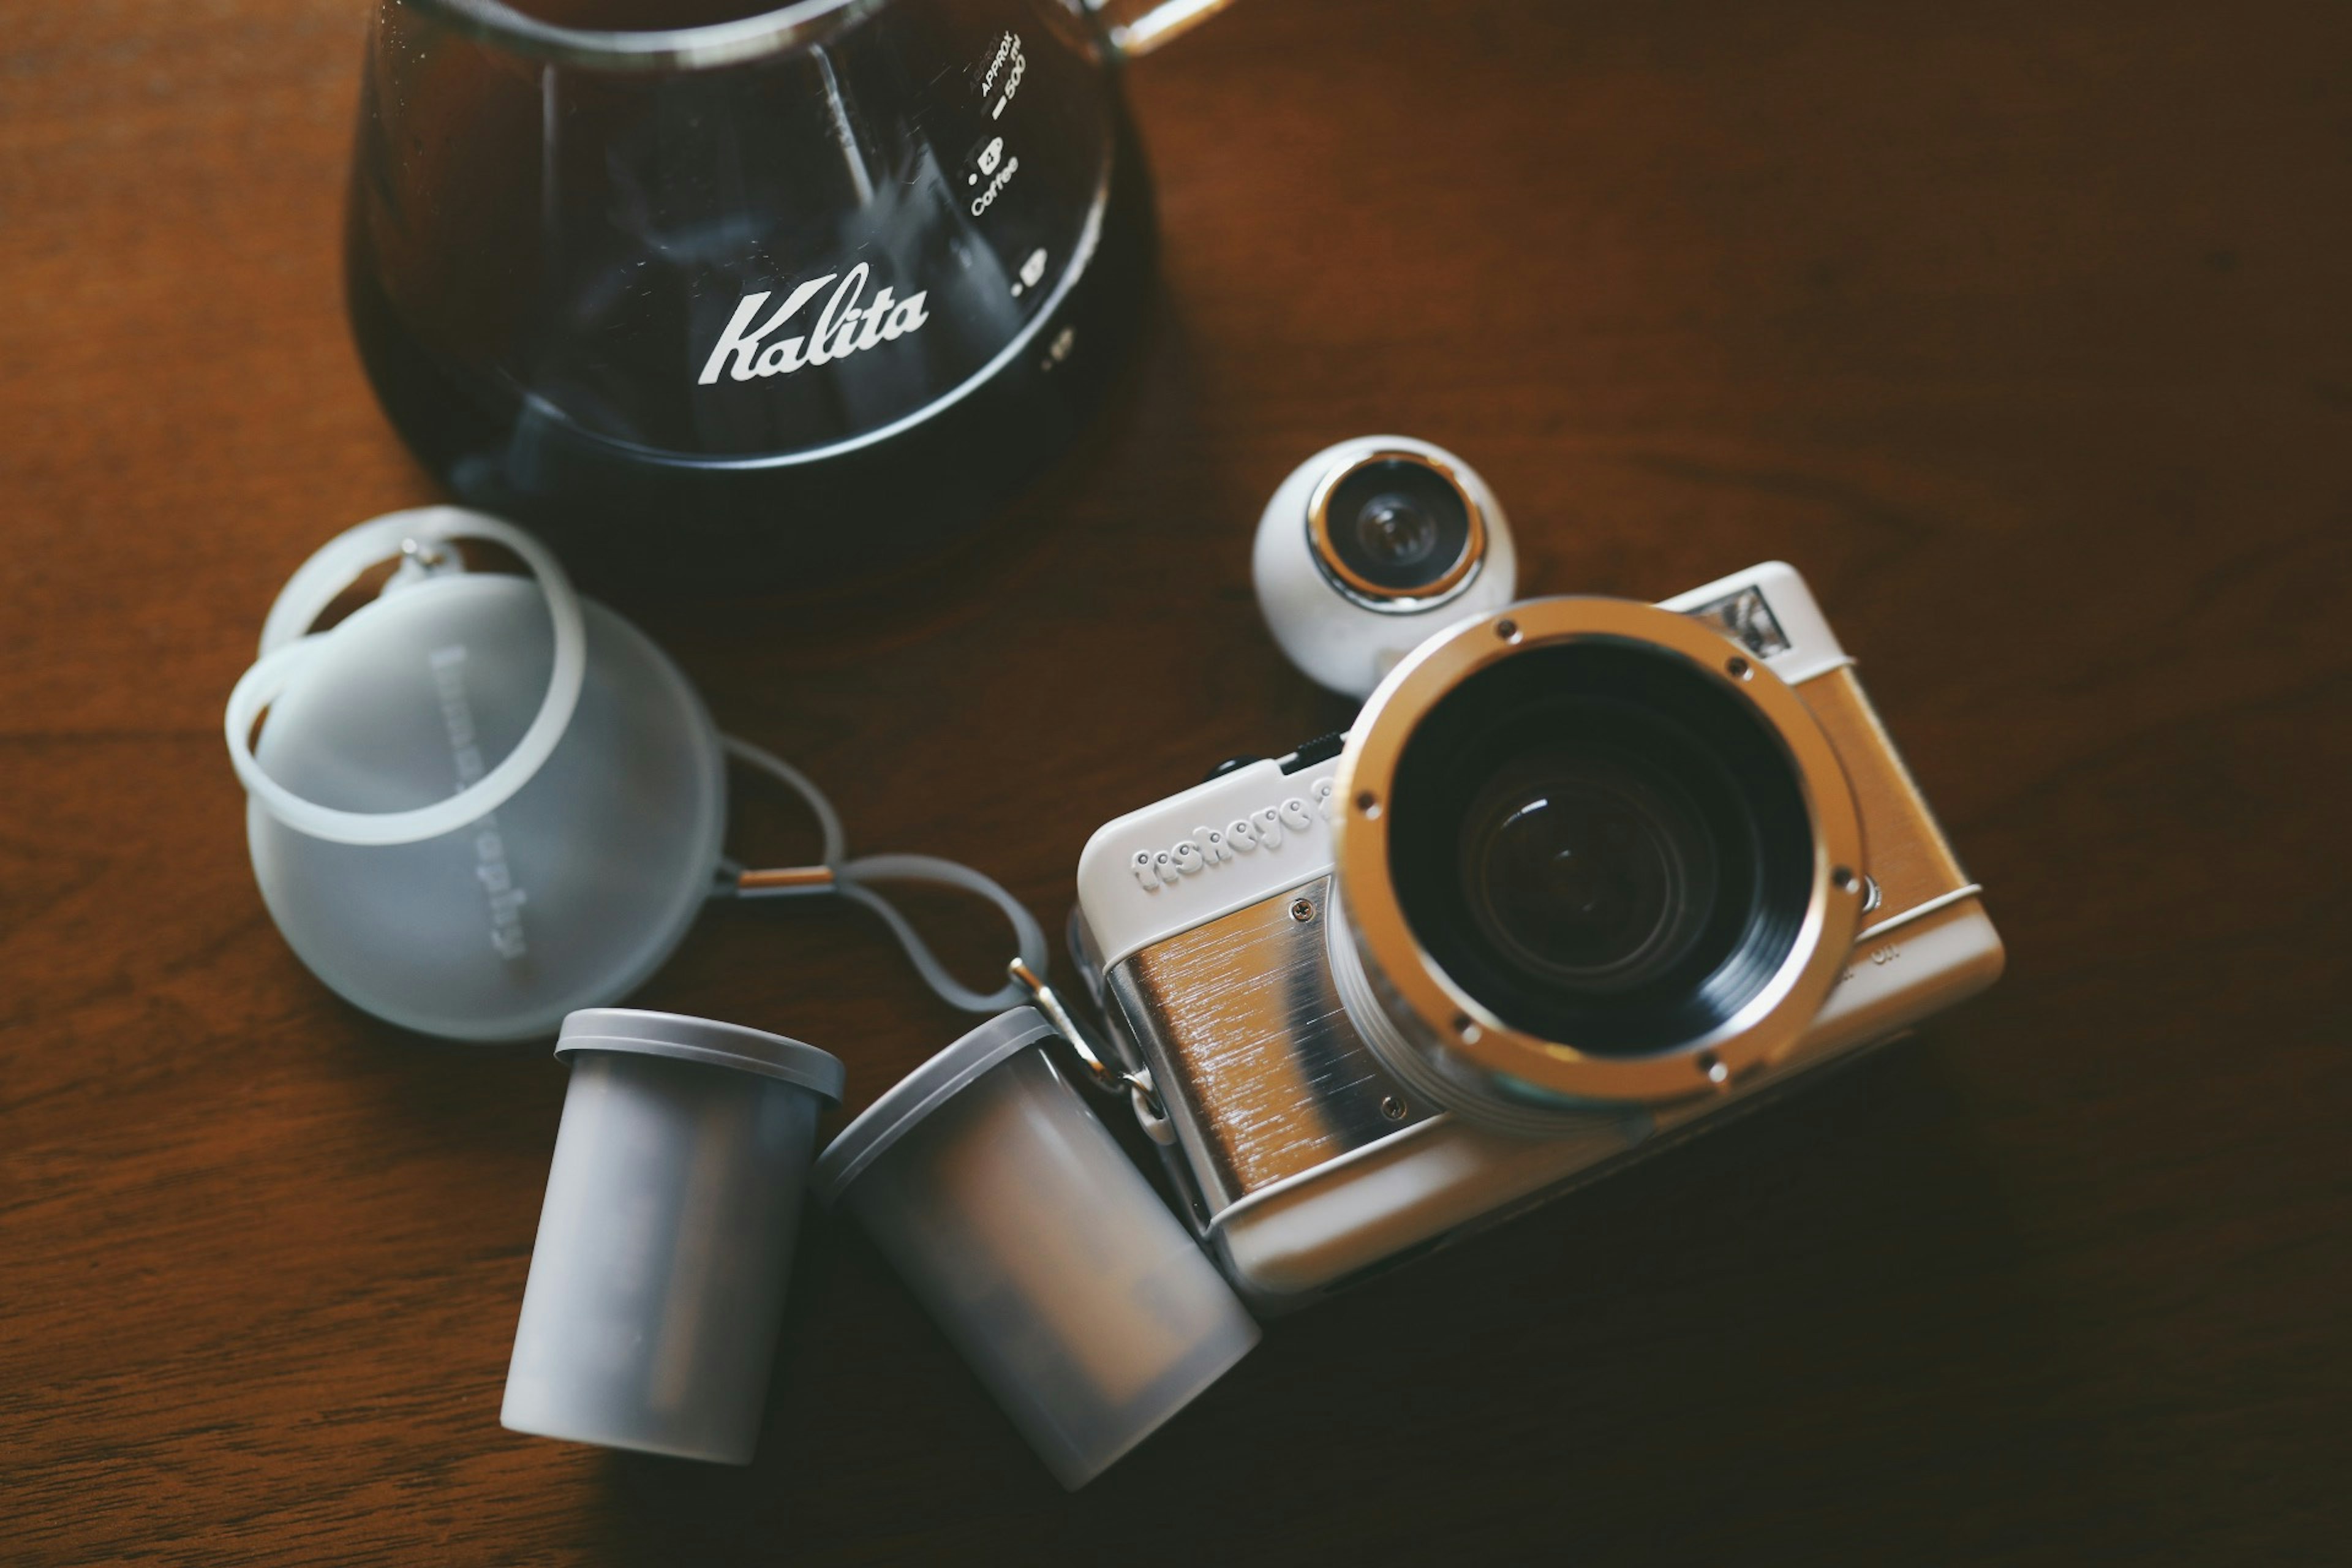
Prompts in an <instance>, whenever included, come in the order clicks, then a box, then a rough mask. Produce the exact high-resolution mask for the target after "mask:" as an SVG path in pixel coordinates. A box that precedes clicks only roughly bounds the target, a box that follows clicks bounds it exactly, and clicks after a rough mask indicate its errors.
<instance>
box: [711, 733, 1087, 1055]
mask: <svg viewBox="0 0 2352 1568" xmlns="http://www.w3.org/2000/svg"><path fill="white" fill-rule="evenodd" d="M724 740H725V743H726V747H727V752H728V755H730V756H731V757H733V758H734V759H735V760H736V761H738V762H740V763H743V764H744V765H745V766H746V767H751V768H756V769H758V770H759V771H760V772H761V773H766V774H768V775H769V776H770V777H771V778H773V779H776V780H777V781H779V782H780V783H782V784H784V785H786V786H787V787H788V788H790V789H791V790H792V792H793V794H794V795H799V796H800V797H801V799H802V800H803V801H805V802H807V803H808V808H809V811H810V813H811V814H812V815H814V816H815V817H816V821H817V827H818V830H819V831H820V832H821V833H822V834H823V836H824V861H823V863H822V864H820V865H815V866H792V867H784V868H777V869H773V870H750V869H746V868H743V867H742V866H740V865H738V864H737V863H736V862H734V861H732V860H722V861H720V862H719V885H718V886H717V887H716V888H714V889H712V890H711V896H712V897H713V898H721V899H725V898H734V899H788V898H806V897H810V896H813V895H815V894H820V893H831V894H835V895H837V896H839V897H841V898H844V899H846V900H849V901H850V902H851V903H853V904H856V905H858V906H860V907H861V908H864V909H868V910H873V911H874V913H876V914H877V915H879V916H881V917H882V922H883V923H884V924H885V925H887V926H888V927H889V928H890V934H891V935H893V936H895V937H897V938H898V945H899V946H900V947H903V948H905V949H906V950H907V957H908V960H910V961H911V962H912V963H914V965H915V972H916V973H919V974H920V975H921V976H922V977H923V983H924V984H927V985H929V987H930V988H931V989H932V990H933V991H936V992H937V993H939V994H940V997H941V999H943V1000H944V1001H945V1002H946V1003H947V1004H948V1005H950V1006H951V1007H961V1008H962V1009H963V1010H964V1011H965V1012H967V1013H996V1012H1002V1011H1003V1009H1005V1008H1007V1007H1013V1006H1018V1005H1021V1004H1022V1003H1024V1002H1027V1001H1029V1000H1030V999H1031V996H1032V993H1031V991H1030V990H1029V989H1028V988H1027V987H1026V986H1024V984H1022V983H1021V982H1020V981H1019V980H1018V979H1014V980H1011V981H1008V982H1007V983H1006V984H1004V985H1003V987H1001V988H1000V989H998V990H995V991H991V992H980V991H974V990H972V989H971V987H969V986H967V985H964V984H961V982H960V981H958V980H957V979H956V977H955V976H954V975H952V974H950V973H948V971H947V966H946V965H945V964H943V963H940V960H939V955H938V954H936V953H934V952H932V951H931V950H930V947H929V944H928V943H926V942H924V941H923V939H922V936H921V934H920V933H919V932H918V931H916V930H915V928H914V926H913V925H911V924H910V923H908V920H907V917H906V916H904V915H902V914H900V913H899V912H898V907H897V906H896V905H894V904H892V903H891V902H890V901H889V900H887V899H885V898H884V897H883V896H882V895H881V894H880V893H877V892H876V891H875V890H874V889H873V888H872V887H871V886H870V885H869V884H872V883H876V882H929V883H932V884H935V885H937V886H940V887H943V888H961V889H963V890H964V891H965V892H968V893H978V894H979V895H980V896H981V897H982V898H983V899H986V900H988V901H989V902H991V903H992V904H994V905H995V906H996V907H997V908H998V909H1000V910H1003V911H1004V918H1005V919H1006V920H1008V921H1012V922H1013V941H1014V942H1015V944H1016V945H1017V946H1018V947H1019V949H1020V952H1021V957H1020V959H1019V960H1018V961H1017V963H1018V964H1019V965H1020V966H1021V967H1023V968H1025V969H1027V970H1028V971H1030V972H1031V973H1041V974H1042V973H1044V972H1045V931H1044V930H1043V929H1042V928H1041V927H1040V926H1039V925H1038V924H1037V921H1036V918H1035V917H1034V916H1033V915H1032V914H1030V912H1029V911H1028V910H1025V909H1024V908H1023V907H1022V906H1021V902H1020V900H1017V899H1015V898H1014V897H1013V895H1012V894H1011V893H1008V892H1006V891H1005V890H1004V889H1003V886H1002V885H1000V884H999V883H998V882H996V881H995V880H994V879H992V878H990V877H986V876H983V875H982V874H981V873H980V872H978V871H975V870H973V869H972V868H971V867H969V866H965V865H961V864H959V863H958V862H956V861H953V860H942V859H940V858H939V857H938V856H936V855H862V856H859V857H858V858H856V859H854V860H853V859H851V858H849V839H848V836H847V835H846V834H845V833H844V832H843V831H842V826H841V814H840V813H838V812H836V811H835V810H834V808H833V803H832V802H831V801H829V800H827V799H826V798H825V796H824V791H823V790H821V789H819V788H817V787H816V785H815V784H814V782H812V781H811V780H810V778H809V776H808V775H807V774H806V773H802V772H801V771H800V770H799V769H798V768H796V767H793V765H792V764H791V763H787V762H785V761H784V760H783V759H782V758H781V757H778V756H775V755H773V754H772V753H771V752H765V751H762V750H761V748H759V747H758V746H754V745H752V744H751V742H748V741H739V740H736V739H735V738H734V737H733V736H731V735H730V736H727V737H724Z"/></svg>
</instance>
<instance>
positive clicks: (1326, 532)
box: [1307, 447, 1486, 612]
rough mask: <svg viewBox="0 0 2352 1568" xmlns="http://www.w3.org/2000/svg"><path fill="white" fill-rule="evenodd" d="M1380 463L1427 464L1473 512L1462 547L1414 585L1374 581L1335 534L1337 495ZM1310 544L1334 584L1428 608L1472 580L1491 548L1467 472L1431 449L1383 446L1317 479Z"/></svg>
mask: <svg viewBox="0 0 2352 1568" xmlns="http://www.w3.org/2000/svg"><path fill="white" fill-rule="evenodd" d="M1379 463H1411V464H1412V465H1413V466H1414V467H1415V468H1427V469H1428V470H1429V471H1430V472H1432V473H1433V474H1435V475H1436V476H1437V477H1438V478H1440V479H1444V481H1445V482H1446V484H1447V485H1449V486H1451V487H1452V489H1453V490H1454V494H1455V495H1456V496H1457V497H1459V498H1460V499H1461V501H1462V510H1464V511H1465V513H1467V514H1468V516H1469V520H1470V527H1469V531H1468V532H1466V533H1465V534H1464V535H1463V538H1462V549H1461V552H1459V553H1458V554H1456V555H1455V556H1454V560H1453V561H1452V562H1451V563H1449V564H1448V565H1447V566H1446V568H1445V570H1444V572H1443V573H1442V574H1439V575H1438V576H1436V577H1435V578H1433V579H1432V580H1431V581H1429V582H1427V583H1422V584H1415V585H1414V586H1412V587H1411V588H1389V587H1383V586H1382V585H1381V584H1378V583H1375V582H1373V581H1372V580H1371V579H1370V578H1369V577H1367V576H1365V575H1364V574H1362V573H1360V572H1358V571H1357V570H1356V569H1355V568H1353V567H1351V566H1349V564H1348V563H1347V562H1346V561H1345V560H1343V559H1342V558H1341V557H1340V554H1339V547H1338V545H1337V544H1336V543H1335V542H1333V540H1332V537H1331V498H1332V496H1333V495H1335V494H1337V493H1338V491H1339V487H1340V486H1341V485H1343V484H1345V483H1346V482H1347V481H1348V480H1349V479H1351V478H1353V477H1354V476H1355V475H1357V474H1360V473H1361V472H1363V471H1364V470H1365V469H1366V468H1371V467H1373V466H1374V465H1375V464H1379ZM1307 550H1308V552H1309V553H1310V554H1312V555H1313V556H1314V557H1315V564H1316V567H1317V568H1318V570H1319V571H1321V572H1322V574H1323V575H1324V576H1325V577H1327V578H1328V579H1329V580H1330V583H1331V584H1332V586H1334V587H1336V588H1338V589H1339V591H1340V592H1341V593H1342V594H1345V595H1348V597H1349V598H1351V599H1353V600H1355V601H1356V602H1357V603H1358V604H1360V605H1364V606H1365V607H1366V608H1367V609H1373V610H1387V611H1398V612H1404V611H1414V610H1425V609H1428V608H1429V607H1431V606H1432V605H1440V604H1443V603H1444V602H1445V601H1446V600H1448V599H1450V598H1452V597H1454V595H1456V594H1459V593H1461V592H1462V591H1463V590H1464V589H1465V588H1467V587H1468V586H1469V585H1470V579H1471V577H1472V575H1473V574H1475V573H1476V572H1477V570H1478V563H1479V562H1481V561H1482V560H1484V559H1485V558H1486V510H1485V509H1484V508H1482V507H1481V506H1480V505H1479V504H1478V498H1477V497H1476V496H1475V495H1474V494H1472V493H1471V490H1470V487H1469V486H1468V485H1466V484H1464V483H1463V482H1462V476H1461V474H1460V473H1459V472H1457V471H1456V470H1455V468H1454V465H1453V464H1451V463H1449V462H1447V461H1445V460H1444V458H1433V457H1431V456H1430V455H1429V454H1428V453H1426V452H1414V451H1409V450H1407V449H1405V448H1404V447H1381V448H1380V449H1378V450H1377V451H1371V452H1367V453H1365V454H1364V455H1363V456H1362V457H1360V458H1356V459H1355V460H1354V461H1352V462H1349V463H1343V464H1341V465H1340V466H1339V467H1338V468H1334V469H1332V470H1331V471H1330V472H1329V473H1328V474H1326V475H1324V476H1323V478H1322V479H1319V480H1318V481H1317V482H1316V485H1315V491H1314V494H1313V495H1312V496H1310V497H1309V498H1308V499H1307Z"/></svg>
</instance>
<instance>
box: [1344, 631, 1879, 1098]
mask: <svg viewBox="0 0 2352 1568" xmlns="http://www.w3.org/2000/svg"><path fill="white" fill-rule="evenodd" d="M1338 798H1339V800H1340V801H1341V802H1342V803H1343V804H1344V805H1345V806H1346V808H1347V809H1346V811H1345V813H1344V816H1343V817H1342V820H1341V822H1340V831H1339V845H1338V849H1339V882H1340V892H1341V900H1340V901H1341V907H1342V910H1343V914H1344V918H1345V922H1346V930H1345V932H1344V933H1343V934H1341V935H1335V937H1334V939H1333V940H1334V942H1335V944H1339V943H1342V942H1344V943H1345V944H1346V946H1347V947H1348V949H1349V951H1347V952H1338V951H1335V952H1334V968H1335V970H1336V971H1338V972H1339V974H1340V978H1341V982H1342V986H1341V989H1342V995H1343V997H1346V996H1348V995H1349V992H1350V990H1351V988H1352V989H1353V990H1354V991H1355V993H1356V995H1355V997H1354V999H1353V1000H1351V1001H1350V1013H1351V1015H1355V1014H1358V1013H1360V1012H1362V1011H1363V1010H1364V1009H1365V1006H1366V1005H1370V1006H1371V1007H1374V1008H1376V1009H1377V1011H1378V1012H1379V1013H1380V1014H1381V1017H1380V1018H1379V1019H1377V1020H1374V1021H1373V1022H1372V1024H1371V1026H1369V1027H1364V1024H1365V1022H1366V1021H1365V1020H1364V1019H1363V1018H1359V1020H1358V1021H1359V1024H1360V1027H1362V1032H1363V1033H1364V1034H1365V1036H1366V1038H1367V1040H1368V1043H1370V1045H1371V1046H1372V1047H1373V1050H1374V1052H1375V1054H1376V1055H1377V1056H1379V1057H1381V1059H1382V1061H1383V1065H1385V1066H1388V1067H1389V1068H1391V1071H1392V1072H1394V1073H1395V1075H1396V1076H1397V1077H1399V1078H1400V1079H1401V1080H1402V1081H1404V1082H1406V1083H1407V1084H1408V1085H1410V1086H1412V1087H1415V1088H1417V1089H1420V1090H1421V1091H1422V1092H1423V1093H1424V1094H1433V1095H1434V1096H1435V1097H1436V1098H1437V1099H1439V1100H1442V1101H1444V1102H1445V1103H1447V1104H1448V1105H1449V1106H1451V1107H1452V1108H1454V1109H1457V1110H1463V1111H1465V1113H1467V1114H1471V1115H1473V1116H1474V1117H1480V1118H1482V1119H1484V1120H1486V1121H1492V1122H1496V1123H1498V1124H1506V1125H1515V1126H1517V1127H1519V1128H1521V1129H1522V1130H1529V1131H1540V1130H1542V1128H1543V1126H1544V1124H1545V1123H1546V1122H1547V1121H1548V1120H1557V1119H1558V1118H1559V1117H1560V1116H1562V1115H1566V1114H1589V1107H1590V1106H1591V1103H1592V1102H1595V1101H1612V1100H1662V1099H1671V1098H1675V1097H1676V1096H1680V1095H1685V1094H1690V1093H1696V1092H1700V1091H1703V1090H1706V1089H1714V1088H1720V1087H1722V1085H1723V1084H1724V1083H1725V1082H1726V1081H1727V1080H1728V1079H1729V1077H1730V1076H1732V1075H1733V1074H1735V1073H1736V1072H1738V1071H1739V1070H1742V1069H1744V1068H1746V1067H1748V1066H1750V1065H1753V1064H1754V1063H1756V1062H1758V1061H1761V1060H1765V1059H1769V1058H1771V1057H1772V1056H1774V1055H1777V1054H1779V1053H1780V1052H1781V1051H1784V1050H1785V1049H1786V1048H1788V1047H1790V1045H1792V1044H1793V1043H1794V1042H1795V1040H1796V1039H1797V1037H1799V1036H1800V1035H1801V1032H1802V1030H1803V1028H1804V1026H1805V1025H1806V1023H1807V1022H1808V1021H1809V1020H1810V1019H1811V1016H1812V1014H1813V1012H1814V1011H1816V1010H1817V1009H1818V1007H1819V1005H1820V1003H1821V1001H1822V997H1823V996H1825V995H1826V994H1827V992H1828V989H1829V987H1830V985H1831V984H1833V983H1834V982H1835V980H1836V977H1837V974H1838V973H1839V971H1840V970H1841V969H1842V967H1843V956H1844V953H1845V951H1846V949H1847V948H1848V946H1850V944H1851V942H1852V939H1853V931H1854V929H1855V926H1856V923H1857V921H1858V920H1859V915H1860V908H1859V904H1860V900H1859V896H1858V894H1857V893H1856V892H1855V891H1854V889H1856V888H1858V887H1859V883H1860V879H1859V878H1858V877H1856V876H1854V875H1853V868H1856V867H1858V866H1859V865H1860V856H1861V837H1860V826H1859V821H1858V818H1857V816H1856V815H1855V809H1854V805H1853V795H1852V791H1851V789H1850V787H1849V786H1848V785H1847V784H1846V782H1845V778H1844V774H1843V771H1842V769H1841V768H1840V766H1839V764H1838V763H1837V759H1836V754H1835V752H1834V751H1833V750H1832V747H1831V745H1830V742H1829V741H1828V739H1827V737H1826V736H1825V735H1823V734H1822V731H1821V730H1820V727H1819V726H1818V725H1817V724H1816V723H1815V722H1814V721H1813V720H1812V718H1811V714H1810V713H1809V712H1808V711H1807V710H1806V709H1805V707H1804V705H1803V703H1802V701H1801V700H1800V699H1799V698H1798V697H1797V696H1796V694H1795V692H1794V691H1793V690H1792V689H1790V688H1789V687H1788V686H1786V685H1785V684H1783V683H1782V682H1780V680H1779V679H1777V678H1776V677H1774V676H1773V675H1771V673H1770V672H1769V670H1767V669H1764V668H1760V666H1759V664H1758V662H1757V661H1756V660H1754V659H1753V658H1750V657H1748V655H1747V654H1746V652H1745V650H1743V649H1740V648H1738V647H1736V646H1735V645H1733V644H1732V643H1730V642H1728V641H1727V640H1726V639H1725V638H1723V637H1721V636H1720V635H1719V634H1718V633H1717V632H1715V631H1713V630H1711V629H1709V628H1708V627H1706V626H1704V625H1701V624H1699V623H1696V622H1694V621H1692V620H1690V619H1688V618H1687V617H1685V616H1678V615H1675V614H1673V613H1672V612H1669V611H1665V610H1661V609H1658V608H1656V607H1654V606H1652V605H1637V604H1632V603H1628V602H1626V601H1622V600H1612V599H1551V600H1538V601H1531V602H1529V603H1527V604H1523V605H1516V606H1513V607H1512V609H1511V610H1509V611H1508V612H1506V613H1505V614H1503V615H1499V616H1490V617H1487V618H1486V619H1483V620H1479V621H1475V622H1471V623H1469V624H1467V625H1465V626H1462V627H1460V628H1458V629H1456V630H1455V631H1454V632H1452V633H1449V634H1447V635H1446V636H1444V637H1440V638H1438V639H1436V640H1435V641H1433V643H1432V644H1430V645H1428V646H1426V647H1423V649H1421V650H1420V651H1419V652H1417V653H1415V654H1414V655H1413V656H1412V658H1409V659H1408V660H1407V661H1406V662H1405V663H1404V664H1402V665H1401V666H1399V668H1398V669H1397V670H1396V671H1395V672H1394V673H1393V674H1392V675H1391V677H1390V679H1388V680H1387V681H1386V682H1384V683H1383V684H1382V686H1381V688H1380V689H1378V690H1377V691H1375V692H1374V693H1373V695H1372V699H1371V700H1370V703H1369V704H1368V705H1367V706H1366V708H1365V710H1364V713H1363V715H1362V716H1361V717H1360V719H1359V721H1358V725H1357V728H1356V730H1355V731H1354V732H1353V733H1352V734H1351V736H1350V739H1349V749H1348V752H1347V754H1346V756H1345V757H1344V759H1343V763H1342V767H1341V772H1340V776H1339V795H1338ZM1841 870H1843V871H1844V872H1845V873H1846V874H1845V876H1844V878H1843V880H1841V879H1840V877H1839V875H1838V873H1839V872H1840V871H1841ZM1358 968H1360V970H1361V972H1362V973H1361V975H1360V982H1361V983H1360V984H1353V985H1352V987H1351V983H1350V972H1351V971H1353V970H1355V969H1358Z"/></svg>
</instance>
